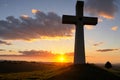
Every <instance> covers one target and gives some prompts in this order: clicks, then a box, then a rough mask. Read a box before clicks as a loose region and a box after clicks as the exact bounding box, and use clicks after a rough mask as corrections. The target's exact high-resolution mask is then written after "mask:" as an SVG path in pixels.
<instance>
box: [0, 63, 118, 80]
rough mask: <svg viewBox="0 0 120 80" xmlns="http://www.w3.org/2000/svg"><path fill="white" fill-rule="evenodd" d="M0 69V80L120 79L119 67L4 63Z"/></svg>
mask: <svg viewBox="0 0 120 80" xmlns="http://www.w3.org/2000/svg"><path fill="white" fill-rule="evenodd" d="M0 68H1V70H0V80H116V79H112V78H113V77H115V75H118V76H119V77H120V75H119V74H120V68H119V67H114V68H112V69H105V68H103V67H98V66H95V65H90V64H86V65H71V64H60V63H52V64H51V63H49V64H48V63H47V64H44V63H29V62H5V63H0ZM21 68H24V69H21ZM9 69H11V70H9ZM18 69H19V70H18ZM114 74H115V75H114ZM109 77H110V79H109ZM104 78H105V79H104Z"/></svg>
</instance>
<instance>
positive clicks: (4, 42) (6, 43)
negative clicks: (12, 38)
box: [0, 40, 12, 45]
mask: <svg viewBox="0 0 120 80" xmlns="http://www.w3.org/2000/svg"><path fill="white" fill-rule="evenodd" d="M0 44H5V45H12V44H11V43H8V42H6V41H2V40H0Z"/></svg>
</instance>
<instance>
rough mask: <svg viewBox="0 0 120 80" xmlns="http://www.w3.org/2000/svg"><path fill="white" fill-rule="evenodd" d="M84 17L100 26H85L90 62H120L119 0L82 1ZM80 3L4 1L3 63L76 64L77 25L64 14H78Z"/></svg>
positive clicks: (0, 23) (0, 4)
mask: <svg viewBox="0 0 120 80" xmlns="http://www.w3.org/2000/svg"><path fill="white" fill-rule="evenodd" d="M82 1H84V16H89V17H98V24H97V25H94V26H91V25H85V26H84V36H85V39H84V40H85V52H86V53H85V55H86V62H89V63H105V62H107V61H110V62H112V63H120V37H119V34H120V28H119V27H120V22H119V21H120V15H119V14H120V6H119V3H120V1H119V0H82ZM76 2H77V0H0V10H1V11H0V60H27V61H42V62H73V55H74V38H75V25H74V24H72V25H71V24H62V15H74V16H75V14H76V11H75V6H76Z"/></svg>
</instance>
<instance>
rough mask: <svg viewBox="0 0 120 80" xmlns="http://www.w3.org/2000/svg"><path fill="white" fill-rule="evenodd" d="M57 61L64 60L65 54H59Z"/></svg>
mask: <svg viewBox="0 0 120 80" xmlns="http://www.w3.org/2000/svg"><path fill="white" fill-rule="evenodd" d="M58 62H66V60H65V56H64V55H60V56H59V57H58Z"/></svg>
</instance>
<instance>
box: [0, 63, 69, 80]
mask: <svg viewBox="0 0 120 80" xmlns="http://www.w3.org/2000/svg"><path fill="white" fill-rule="evenodd" d="M7 63H8V62H7ZM17 63H19V62H17ZM26 64H27V67H28V66H29V67H31V66H32V68H31V70H30V69H29V71H28V70H27V71H25V72H24V71H23V69H22V71H19V70H17V69H19V68H21V66H22V67H23V66H24V67H25V68H26ZM41 64H42V65H41ZM13 65H14V66H15V65H16V66H15V67H14V68H13ZM20 65H21V66H20ZM20 65H18V64H14V63H13V62H12V68H11V63H9V64H8V65H6V63H5V65H3V63H2V64H1V65H0V66H2V68H3V69H2V70H1V71H2V72H1V73H0V80H46V79H48V78H50V77H53V76H55V75H58V74H60V73H62V72H64V71H66V70H67V69H66V67H68V66H69V65H70V64H58V63H52V64H43V63H26V62H25V63H24V62H23V63H22V64H20ZM33 65H35V66H33ZM36 65H37V66H36ZM18 66H19V67H18ZM38 67H39V69H38ZM7 68H8V69H13V70H11V71H10V70H8V72H6V71H5V69H7ZM33 68H34V69H33ZM35 68H36V69H35ZM26 69H27V68H26ZM3 71H5V72H3ZM16 71H17V72H16Z"/></svg>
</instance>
